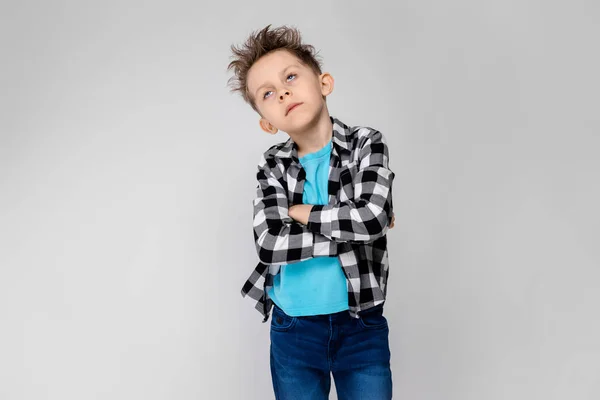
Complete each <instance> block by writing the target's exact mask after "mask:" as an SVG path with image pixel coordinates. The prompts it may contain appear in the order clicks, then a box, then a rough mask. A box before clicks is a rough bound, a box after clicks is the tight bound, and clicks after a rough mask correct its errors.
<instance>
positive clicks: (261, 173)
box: [253, 131, 394, 265]
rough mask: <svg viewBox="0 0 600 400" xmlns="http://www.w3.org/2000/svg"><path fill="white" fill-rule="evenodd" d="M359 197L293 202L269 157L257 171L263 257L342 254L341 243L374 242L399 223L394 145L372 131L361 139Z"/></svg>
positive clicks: (286, 260) (258, 239)
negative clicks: (391, 164)
mask: <svg viewBox="0 0 600 400" xmlns="http://www.w3.org/2000/svg"><path fill="white" fill-rule="evenodd" d="M361 142H362V144H361V145H360V149H359V159H358V163H359V166H358V170H357V172H356V175H355V177H354V179H353V182H352V185H353V186H354V198H353V199H352V200H348V201H343V202H339V203H337V204H333V205H311V204H296V205H289V204H288V198H287V193H286V190H285V189H284V187H283V186H282V184H281V183H280V182H279V180H278V179H277V177H276V176H275V174H274V173H273V171H271V169H270V168H269V166H268V163H267V161H266V160H265V159H264V156H263V158H262V159H261V163H260V164H259V166H258V172H257V180H258V187H257V196H256V198H255V200H254V222H253V227H254V239H255V245H256V250H257V253H258V256H259V258H260V260H261V262H263V263H265V264H271V265H281V264H290V263H294V262H299V261H304V260H307V259H310V258H313V257H330V256H335V255H337V244H338V243H343V242H369V241H373V240H375V239H377V238H379V237H381V236H383V235H385V234H386V233H387V230H388V229H389V228H392V227H393V225H394V215H393V207H392V182H393V178H394V173H393V172H392V171H391V170H390V169H389V167H388V148H387V145H386V143H385V141H384V139H383V136H382V134H381V133H380V132H378V131H372V132H371V133H369V135H368V136H367V137H366V138H363V139H362V140H361Z"/></svg>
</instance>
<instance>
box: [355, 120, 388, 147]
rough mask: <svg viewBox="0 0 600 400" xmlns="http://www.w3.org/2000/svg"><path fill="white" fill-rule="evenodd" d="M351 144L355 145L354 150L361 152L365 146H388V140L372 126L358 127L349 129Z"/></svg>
mask: <svg viewBox="0 0 600 400" xmlns="http://www.w3.org/2000/svg"><path fill="white" fill-rule="evenodd" d="M348 132H349V135H350V142H351V143H353V146H352V147H354V149H356V150H360V149H362V148H364V147H365V146H369V145H373V144H382V145H383V146H387V140H386V138H385V136H384V134H383V133H381V131H379V130H378V129H375V128H373V127H371V126H365V125H356V126H352V127H350V128H349V129H348Z"/></svg>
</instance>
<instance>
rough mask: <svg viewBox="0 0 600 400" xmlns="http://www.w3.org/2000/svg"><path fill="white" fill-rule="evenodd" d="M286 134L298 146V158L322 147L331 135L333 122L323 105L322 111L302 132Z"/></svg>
mask: <svg viewBox="0 0 600 400" xmlns="http://www.w3.org/2000/svg"><path fill="white" fill-rule="evenodd" d="M288 134H289V135H290V137H291V138H292V140H293V141H294V142H295V143H296V145H297V146H298V158H300V157H302V156H304V155H306V154H309V153H313V152H315V151H317V150H320V149H322V148H323V147H325V145H326V144H327V143H328V142H329V141H330V140H331V137H332V136H333V124H332V123H331V119H329V112H328V111H327V108H326V107H323V112H321V113H320V114H319V116H318V117H317V118H316V119H315V120H314V122H313V123H311V124H309V125H308V126H307V127H306V128H305V129H304V130H303V131H302V132H296V133H289V132H288Z"/></svg>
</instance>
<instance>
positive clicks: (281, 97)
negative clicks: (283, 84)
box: [279, 90, 290, 100]
mask: <svg viewBox="0 0 600 400" xmlns="http://www.w3.org/2000/svg"><path fill="white" fill-rule="evenodd" d="M284 94H285V95H286V96H289V95H290V92H289V91H287V90H286V91H285V93H284ZM279 98H280V99H281V100H283V94H282V95H280V96H279Z"/></svg>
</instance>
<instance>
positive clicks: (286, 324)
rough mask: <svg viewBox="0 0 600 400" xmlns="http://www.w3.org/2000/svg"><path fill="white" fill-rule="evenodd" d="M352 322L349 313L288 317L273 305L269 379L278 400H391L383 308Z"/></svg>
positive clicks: (387, 346) (364, 314) (375, 309)
mask: <svg viewBox="0 0 600 400" xmlns="http://www.w3.org/2000/svg"><path fill="white" fill-rule="evenodd" d="M360 315H361V318H360V319H356V318H352V317H351V316H350V314H349V313H348V311H342V312H338V313H334V314H326V315H315V316H306V317H304V316H303V317H292V316H289V315H287V314H285V312H284V311H283V310H282V309H281V308H279V307H277V305H275V304H273V311H272V316H271V332H270V336H271V348H270V355H271V358H270V363H271V378H272V380H273V390H274V392H275V398H276V399H277V400H300V399H306V400H321V399H324V400H326V399H328V398H329V390H330V387H331V381H330V373H332V374H333V379H334V380H335V387H336V391H337V395H338V399H339V400H361V399H368V400H384V399H385V400H388V399H391V398H392V371H391V369H390V358H391V354H390V349H389V342H388V336H389V327H388V323H387V320H386V318H385V317H384V316H383V304H380V305H378V306H375V307H373V308H371V309H368V310H365V311H363V312H362V313H360Z"/></svg>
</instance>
